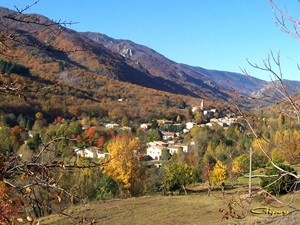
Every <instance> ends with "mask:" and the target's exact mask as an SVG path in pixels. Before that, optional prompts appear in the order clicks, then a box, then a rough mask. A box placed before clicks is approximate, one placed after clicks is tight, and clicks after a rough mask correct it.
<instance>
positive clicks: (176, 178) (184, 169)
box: [162, 163, 195, 194]
mask: <svg viewBox="0 0 300 225" xmlns="http://www.w3.org/2000/svg"><path fill="white" fill-rule="evenodd" d="M194 180H195V174H194V172H193V169H192V167H190V166H189V165H188V164H186V163H170V164H169V165H168V166H167V167H166V168H165V176H164V178H163V180H162V186H163V187H164V188H165V189H166V190H167V191H174V190H177V189H179V188H182V189H183V190H184V192H185V194H187V192H186V186H187V185H188V184H190V183H192V182H193V181H194Z"/></svg>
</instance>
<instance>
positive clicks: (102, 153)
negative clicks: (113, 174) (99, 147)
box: [97, 152, 109, 159]
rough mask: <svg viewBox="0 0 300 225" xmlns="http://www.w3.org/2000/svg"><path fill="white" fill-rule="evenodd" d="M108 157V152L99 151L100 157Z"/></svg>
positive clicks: (98, 155) (98, 156)
mask: <svg viewBox="0 0 300 225" xmlns="http://www.w3.org/2000/svg"><path fill="white" fill-rule="evenodd" d="M108 157H109V153H107V152H98V153H97V158H98V159H100V158H104V159H108Z"/></svg>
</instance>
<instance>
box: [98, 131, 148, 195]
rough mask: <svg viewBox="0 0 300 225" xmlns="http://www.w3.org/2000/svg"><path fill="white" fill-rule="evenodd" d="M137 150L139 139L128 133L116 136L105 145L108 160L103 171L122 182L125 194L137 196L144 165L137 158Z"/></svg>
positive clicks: (140, 187) (139, 190) (140, 188)
mask: <svg viewBox="0 0 300 225" xmlns="http://www.w3.org/2000/svg"><path fill="white" fill-rule="evenodd" d="M138 150H139V141H138V140H137V139H136V138H134V137H133V136H131V135H130V134H126V135H123V136H120V135H119V136H116V137H114V138H113V139H112V140H111V141H110V143H109V144H108V145H107V151H108V153H109V160H108V161H107V165H105V166H104V167H103V172H104V173H105V174H107V175H108V176H111V177H112V178H113V179H114V180H115V181H117V182H120V183H121V184H122V186H123V189H124V195H125V196H137V195H139V194H140V193H141V190H142V177H143V175H144V173H143V169H144V167H143V165H142V164H141V163H140V162H139V160H138V157H137V153H138Z"/></svg>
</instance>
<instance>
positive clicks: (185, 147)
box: [168, 144, 190, 155]
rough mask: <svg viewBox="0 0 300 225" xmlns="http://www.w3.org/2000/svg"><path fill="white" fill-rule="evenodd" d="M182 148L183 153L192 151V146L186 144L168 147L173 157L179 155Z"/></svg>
mask: <svg viewBox="0 0 300 225" xmlns="http://www.w3.org/2000/svg"><path fill="white" fill-rule="evenodd" d="M179 148H182V151H183V152H185V153H187V152H189V150H190V146H189V145H186V144H175V145H171V146H168V149H169V152H170V154H171V155H173V154H174V153H177V151H178V149H179Z"/></svg>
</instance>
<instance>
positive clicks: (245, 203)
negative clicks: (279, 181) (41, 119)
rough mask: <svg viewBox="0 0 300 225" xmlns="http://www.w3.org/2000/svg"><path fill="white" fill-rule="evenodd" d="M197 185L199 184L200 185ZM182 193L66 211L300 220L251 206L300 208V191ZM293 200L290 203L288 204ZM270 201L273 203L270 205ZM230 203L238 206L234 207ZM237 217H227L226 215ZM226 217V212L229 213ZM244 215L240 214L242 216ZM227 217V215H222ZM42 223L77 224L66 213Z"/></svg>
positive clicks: (173, 220)
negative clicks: (253, 194)
mask: <svg viewBox="0 0 300 225" xmlns="http://www.w3.org/2000/svg"><path fill="white" fill-rule="evenodd" d="M196 189H197V188H196ZM196 189H195V190H194V191H195V192H196V193H190V194H189V195H181V196H162V195H156V196H147V197H140V198H128V199H115V200H109V201H97V202H92V203H89V204H86V205H79V206H73V207H70V208H69V209H68V210H67V211H65V212H66V213H69V214H71V216H72V218H76V221H78V220H79V219H80V218H82V217H84V223H82V224H91V221H92V220H93V219H94V220H95V224H99V225H100V224H103V225H104V224H109V225H111V224H114V225H118V224H120V225H126V224H129V225H131V224H132V225H140V224H142V225H152V224H155V225H169V224H170V225H181V224H208V225H209V224H217V225H218V224H274V223H275V222H278V223H277V224H299V221H300V213H297V212H294V213H291V214H289V215H288V216H282V215H281V214H280V215H268V214H266V215H265V214H259V215H254V214H252V213H251V212H250V210H251V209H253V208H254V207H258V206H268V207H270V208H271V210H272V211H274V210H288V211H290V212H291V211H293V210H295V209H300V194H298V193H295V194H293V195H286V196H282V197H280V198H279V199H280V200H281V201H282V202H283V204H278V203H277V202H276V201H272V200H271V198H270V197H264V196H262V195H256V197H254V198H253V199H252V201H251V202H250V199H247V198H245V197H246V196H247V189H245V188H243V187H239V188H236V189H231V190H226V192H225V196H223V195H222V193H221V191H220V190H214V191H212V192H211V195H210V196H207V193H206V192H205V191H201V190H199V189H197V190H196ZM287 203H290V204H287ZM269 204H270V205H269ZM230 206H232V208H233V210H234V212H235V213H234V214H232V212H233V210H231V214H230V213H229V211H230ZM226 214H227V215H228V214H230V215H234V217H236V218H232V217H231V216H229V217H230V218H228V219H225V218H223V217H224V216H225V215H226ZM225 217H226V216H225ZM238 217H240V218H238ZM222 218H223V219H222ZM40 224H61V225H63V224H73V223H72V221H71V219H70V218H68V217H67V216H63V215H51V216H48V217H45V218H42V219H41V220H40Z"/></svg>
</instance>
